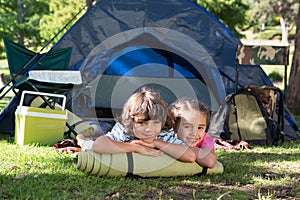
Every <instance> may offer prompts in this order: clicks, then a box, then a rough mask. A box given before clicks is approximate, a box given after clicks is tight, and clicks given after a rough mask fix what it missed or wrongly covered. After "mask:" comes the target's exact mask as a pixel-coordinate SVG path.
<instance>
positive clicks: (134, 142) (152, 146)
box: [131, 140, 155, 149]
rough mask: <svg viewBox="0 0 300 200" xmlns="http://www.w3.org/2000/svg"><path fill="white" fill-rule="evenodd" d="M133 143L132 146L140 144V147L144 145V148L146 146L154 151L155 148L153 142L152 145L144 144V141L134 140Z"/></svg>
mask: <svg viewBox="0 0 300 200" xmlns="http://www.w3.org/2000/svg"><path fill="white" fill-rule="evenodd" d="M131 143H132V144H139V145H142V146H145V147H149V148H153V149H154V148H155V146H154V143H153V142H152V143H146V142H144V141H142V140H132V141H131Z"/></svg>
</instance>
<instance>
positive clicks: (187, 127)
mask: <svg viewBox="0 0 300 200" xmlns="http://www.w3.org/2000/svg"><path fill="white" fill-rule="evenodd" d="M183 128H186V129H191V128H192V126H191V125H183Z"/></svg>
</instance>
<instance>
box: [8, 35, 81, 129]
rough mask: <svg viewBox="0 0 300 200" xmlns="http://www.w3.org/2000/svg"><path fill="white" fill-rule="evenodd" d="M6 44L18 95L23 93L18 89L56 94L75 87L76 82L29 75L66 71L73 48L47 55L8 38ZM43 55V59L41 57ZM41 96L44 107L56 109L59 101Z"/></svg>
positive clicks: (54, 51) (13, 88)
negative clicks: (42, 78)
mask: <svg viewBox="0 0 300 200" xmlns="http://www.w3.org/2000/svg"><path fill="white" fill-rule="evenodd" d="M4 46H5V51H6V55H7V61H8V66H9V70H10V75H11V83H12V84H13V85H12V86H11V89H12V90H13V91H14V93H15V94H16V96H20V94H21V93H20V92H17V91H16V89H18V90H19V91H24V90H29V91H36V92H44V93H54V94H55V93H56V94H63V93H66V92H68V91H70V90H71V89H73V87H74V83H69V82H66V83H64V82H51V81H45V80H41V79H40V80H37V79H32V78H30V76H29V74H30V72H33V71H35V72H41V73H43V72H45V73H46V71H47V72H52V73H53V72H54V73H55V72H59V71H62V70H65V71H66V70H67V67H68V65H69V61H70V57H71V52H72V49H71V48H64V49H58V50H52V51H51V52H49V53H48V54H47V55H45V54H36V53H34V52H32V51H30V50H28V49H26V48H24V47H23V46H20V45H18V44H16V43H14V42H12V41H10V40H8V39H6V38H4ZM43 56H44V57H43ZM42 57H43V59H41V58H42ZM34 65H35V66H34ZM31 69H32V70H31ZM38 70H40V71H38ZM44 79H45V78H44ZM79 84H80V83H79ZM5 94H6V93H4V95H5ZM40 97H41V98H42V99H43V100H44V102H45V104H43V105H41V106H42V107H46V106H49V107H50V108H52V109H55V104H56V103H57V102H56V101H54V100H53V99H51V97H50V98H46V97H45V96H43V95H41V96H40ZM67 127H68V128H69V129H70V130H71V131H72V132H73V133H74V134H77V133H76V132H75V131H74V130H73V129H72V127H70V126H69V125H68V124H67Z"/></svg>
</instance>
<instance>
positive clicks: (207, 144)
mask: <svg viewBox="0 0 300 200" xmlns="http://www.w3.org/2000/svg"><path fill="white" fill-rule="evenodd" d="M196 147H199V148H202V147H203V148H210V149H214V148H215V139H214V138H212V137H210V136H209V135H207V134H206V133H204V135H203V138H202V140H201V141H200V142H199V143H198V144H197V145H196Z"/></svg>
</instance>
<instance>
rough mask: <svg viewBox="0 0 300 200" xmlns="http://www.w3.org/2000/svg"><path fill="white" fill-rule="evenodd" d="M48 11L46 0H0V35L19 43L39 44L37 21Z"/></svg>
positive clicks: (27, 44)
mask: <svg viewBox="0 0 300 200" xmlns="http://www.w3.org/2000/svg"><path fill="white" fill-rule="evenodd" d="M46 13H48V0H10V1H6V0H0V19H1V22H0V25H1V26H0V37H1V38H2V37H7V38H9V39H12V40H17V41H18V43H19V44H20V45H24V44H25V43H26V46H30V45H32V44H34V45H35V46H37V45H39V44H40V41H41V38H40V34H39V32H40V29H39V21H40V18H41V16H43V15H44V14H46Z"/></svg>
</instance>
